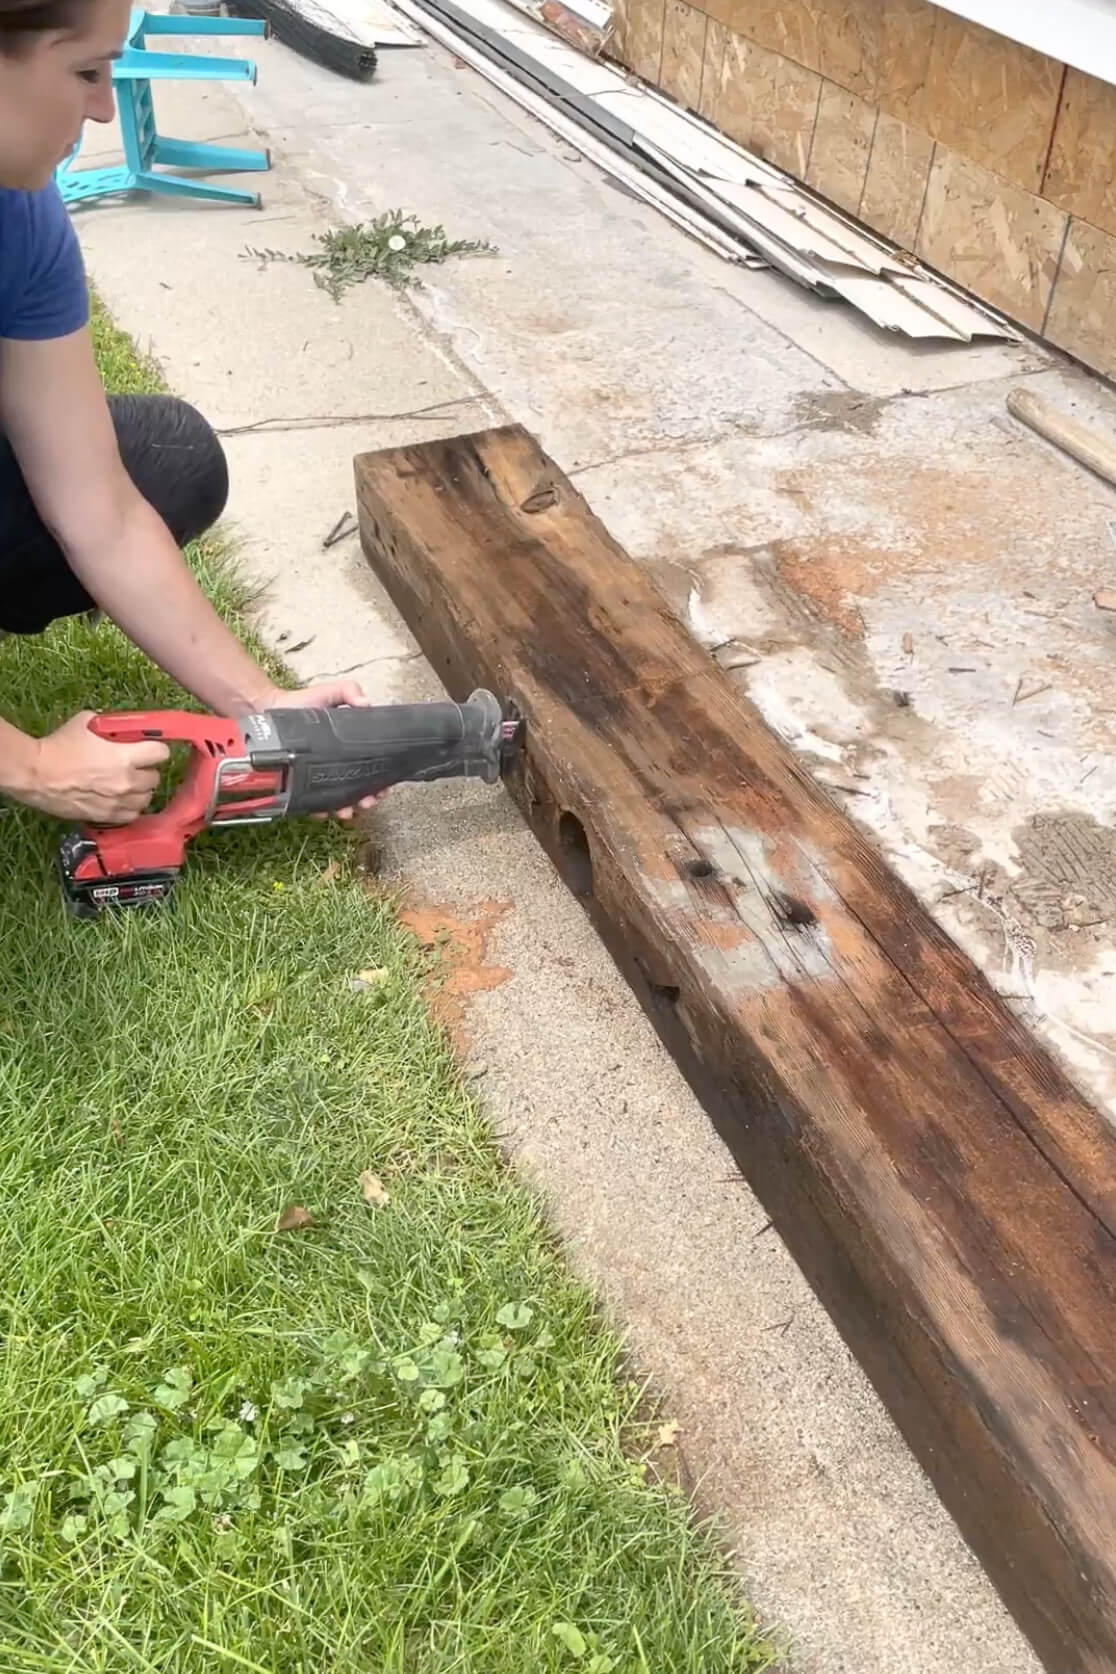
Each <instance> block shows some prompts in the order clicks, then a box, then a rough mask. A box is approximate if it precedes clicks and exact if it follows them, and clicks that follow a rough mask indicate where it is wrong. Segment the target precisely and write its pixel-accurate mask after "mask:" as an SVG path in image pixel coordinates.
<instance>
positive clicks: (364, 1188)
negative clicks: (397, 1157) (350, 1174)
mask: <svg viewBox="0 0 1116 1674" xmlns="http://www.w3.org/2000/svg"><path fill="white" fill-rule="evenodd" d="M360 1195H361V1196H362V1197H363V1199H364V1201H365V1203H367V1204H370V1205H374V1206H375V1207H376V1208H378V1209H382V1208H383V1206H384V1204H385V1203H390V1202H391V1198H390V1197H389V1195H388V1189H387V1187H386V1186H385V1185H384V1182H383V1181H382V1180H381V1179H380V1176H379V1175H378V1174H373V1172H372V1170H371V1169H370V1168H366V1169H365V1170H364V1172H363V1173H362V1174H361V1176H360Z"/></svg>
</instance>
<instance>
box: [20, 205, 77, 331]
mask: <svg viewBox="0 0 1116 1674" xmlns="http://www.w3.org/2000/svg"><path fill="white" fill-rule="evenodd" d="M88 318H89V298H88V292H87V290H86V285H85V264H84V263H83V261H82V258H81V249H80V247H79V245H78V241H77V235H76V233H75V232H74V229H73V225H72V223H71V221H70V217H69V213H68V211H67V209H66V205H65V204H64V203H63V201H62V196H61V193H60V192H59V190H58V188H57V186H56V185H54V184H53V183H52V184H51V185H49V186H47V187H44V188H43V190H42V191H39V192H10V191H6V190H4V189H2V188H0V337H18V338H23V339H24V340H31V341H41V340H42V339H44V338H48V337H66V336H68V335H69V334H70V332H72V331H78V330H80V328H81V327H82V326H83V325H84V324H85V323H86V320H87V319H88Z"/></svg>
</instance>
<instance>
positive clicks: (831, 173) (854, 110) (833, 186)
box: [806, 81, 877, 215]
mask: <svg viewBox="0 0 1116 1674" xmlns="http://www.w3.org/2000/svg"><path fill="white" fill-rule="evenodd" d="M876 115H877V112H876V107H875V105H870V104H867V103H866V102H865V100H863V99H858V98H857V96H856V94H855V93H846V91H845V89H844V88H843V87H837V86H835V84H834V83H833V82H831V81H823V82H822V89H821V97H820V99H819V100H818V119H817V122H816V123H815V124H814V143H813V145H812V146H811V147H810V163H809V167H808V168H807V171H806V180H807V183H808V184H809V185H810V186H812V187H813V188H814V189H815V191H818V192H820V193H821V195H822V197H824V198H828V199H829V200H830V202H831V203H835V204H838V205H840V207H841V208H842V209H848V210H851V211H852V213H853V214H854V215H855V214H856V212H857V210H858V209H859V207H860V196H861V193H862V192H863V190H864V181H865V177H866V176H867V173H868V157H869V153H870V152H871V149H872V135H873V133H874V132H875V127H876Z"/></svg>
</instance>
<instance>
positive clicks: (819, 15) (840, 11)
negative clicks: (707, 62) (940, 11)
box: [696, 0, 937, 120]
mask: <svg viewBox="0 0 1116 1674" xmlns="http://www.w3.org/2000/svg"><path fill="white" fill-rule="evenodd" d="M696 3H697V4H698V5H699V6H700V7H701V9H702V11H704V12H708V14H709V16H710V17H712V18H715V19H716V20H717V21H718V22H719V23H723V24H724V25H725V27H726V28H728V29H731V30H732V31H733V32H734V34H737V35H743V36H744V37H745V39H746V40H749V41H755V43H756V45H757V46H762V47H766V48H767V50H768V51H769V52H778V53H780V54H782V56H783V57H784V58H791V59H793V60H794V62H795V63H796V64H801V65H802V66H803V67H804V68H805V69H807V70H817V71H819V72H820V73H821V74H823V75H824V76H825V77H826V78H827V80H829V81H833V82H836V84H837V86H838V87H843V88H844V89H845V91H846V92H849V93H856V94H858V95H859V97H861V98H863V99H869V100H873V101H875V102H877V103H883V104H884V105H886V107H887V109H889V110H890V111H891V112H892V114H893V115H895V116H902V117H905V118H907V119H908V120H910V119H911V105H912V101H913V100H914V99H915V98H916V97H917V96H918V95H919V94H920V93H921V90H922V88H923V86H924V85H925V82H926V72H927V69H928V66H929V62H930V43H931V40H932V38H933V34H934V19H935V17H936V15H937V8H936V7H934V6H932V5H929V4H928V3H927V0H696Z"/></svg>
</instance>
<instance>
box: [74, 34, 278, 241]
mask: <svg viewBox="0 0 1116 1674" xmlns="http://www.w3.org/2000/svg"><path fill="white" fill-rule="evenodd" d="M269 34H270V25H269V24H268V23H266V22H265V21H264V20H263V19H262V18H240V17H188V16H171V15H169V14H164V13H162V12H145V11H143V10H142V9H141V8H138V7H137V8H135V9H134V10H133V11H132V14H131V17H130V19H129V23H128V39H127V43H126V45H125V48H124V52H123V55H122V56H121V57H120V58H119V59H118V60H117V61H116V63H114V64H113V66H112V82H113V92H114V94H115V95H116V109H117V114H118V116H119V118H120V131H121V136H122V139H123V142H124V162H123V163H122V164H117V165H116V166H115V167H110V168H88V169H75V168H74V167H73V164H74V160H75V158H76V156H77V154H78V151H79V150H80V143H79V145H78V147H77V148H76V149H75V150H74V151H73V152H72V153H71V154H70V156H69V157H67V158H66V160H65V162H63V163H62V164H61V166H60V167H59V168H58V170H57V172H56V176H55V178H56V180H57V183H58V188H59V191H60V192H61V193H62V197H63V199H64V200H65V202H66V203H68V204H71V203H81V202H84V201H87V200H89V199H91V198H101V197H107V196H109V195H112V194H115V193H118V192H162V193H164V194H169V195H173V196H175V197H182V198H212V199H217V200H218V201H219V202H223V203H241V204H250V205H251V206H253V207H254V208H256V209H258V208H259V207H260V195H259V193H258V192H244V191H240V190H238V189H237V188H236V187H233V186H216V185H213V184H212V183H211V182H210V181H208V180H198V179H195V178H192V177H187V176H185V175H181V174H173V173H172V174H167V173H161V172H157V171H159V170H161V169H190V170H197V171H198V172H200V173H213V174H242V173H248V172H249V171H254V170H261V171H262V170H266V169H269V168H270V167H271V157H270V155H269V154H268V152H266V151H244V150H241V149H239V148H237V147H234V146H227V145H208V144H200V143H198V142H196V141H194V140H176V139H167V138H165V137H164V135H162V134H160V133H158V132H157V130H156V127H155V102H154V99H153V97H152V92H151V84H152V82H153V81H248V82H252V83H253V84H254V83H255V80H256V66H255V64H253V63H252V62H250V61H249V60H247V59H242V58H211V57H209V56H208V55H207V54H204V53H198V54H190V53H186V52H158V51H156V52H153V51H151V50H150V48H149V47H148V46H147V44H146V43H147V41H148V40H149V39H151V38H152V37H156V38H157V37H160V36H174V35H258V36H261V37H263V38H265V39H266V38H267V36H268V35H269Z"/></svg>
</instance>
